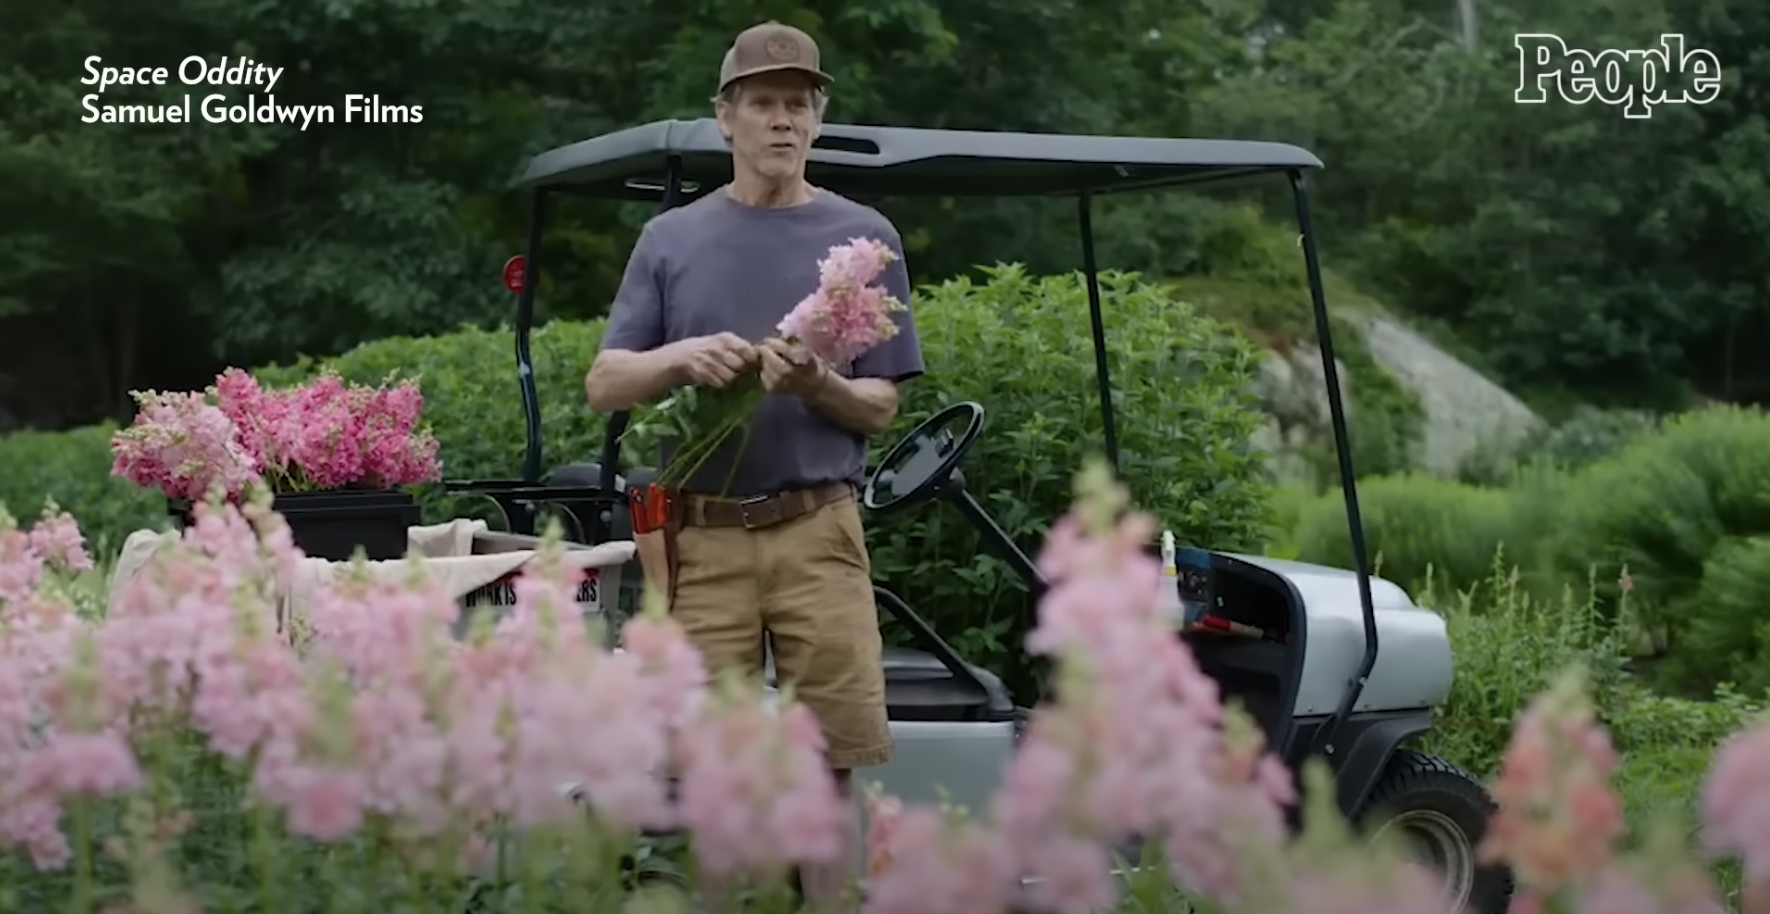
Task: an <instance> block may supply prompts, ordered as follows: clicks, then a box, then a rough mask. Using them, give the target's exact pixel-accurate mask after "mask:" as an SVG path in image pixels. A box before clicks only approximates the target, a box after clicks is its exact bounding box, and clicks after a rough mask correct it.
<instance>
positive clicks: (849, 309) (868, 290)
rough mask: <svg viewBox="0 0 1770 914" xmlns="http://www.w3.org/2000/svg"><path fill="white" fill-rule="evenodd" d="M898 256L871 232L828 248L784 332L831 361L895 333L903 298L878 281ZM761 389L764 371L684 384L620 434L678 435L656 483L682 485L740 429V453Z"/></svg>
mask: <svg viewBox="0 0 1770 914" xmlns="http://www.w3.org/2000/svg"><path fill="white" fill-rule="evenodd" d="M896 259H897V255H896V254H895V253H894V252H893V251H892V250H891V248H890V247H889V246H888V245H886V244H884V243H883V242H880V241H876V240H874V239H871V238H852V239H849V242H848V243H847V244H839V245H836V246H834V247H832V248H830V252H829V256H827V257H825V258H824V259H822V260H819V261H818V263H817V266H818V287H817V289H816V290H815V291H813V292H812V293H811V294H810V295H807V296H806V297H805V298H804V299H803V300H802V301H800V302H799V304H798V305H796V306H794V308H793V310H792V311H791V312H790V313H789V314H788V315H787V316H786V317H785V318H783V319H782V320H781V322H780V324H779V325H778V326H777V327H776V330H777V331H778V332H779V333H780V335H781V338H782V339H784V340H786V341H787V342H789V343H793V344H796V345H799V346H802V347H803V348H804V349H805V350H806V351H807V352H808V353H809V354H810V355H811V356H812V357H813V358H817V359H820V360H822V361H823V362H825V363H826V364H830V365H841V364H846V363H848V362H851V361H853V360H854V359H856V358H858V357H859V356H860V355H862V354H863V353H865V352H867V351H868V350H870V349H872V348H873V347H874V346H877V345H879V344H880V343H882V342H884V341H885V340H888V339H890V338H892V337H893V336H896V335H897V322H896V320H895V319H894V318H893V317H892V313H893V312H895V311H902V310H904V308H905V305H904V303H903V302H900V301H898V300H897V299H896V298H895V297H894V296H892V295H891V293H890V292H888V291H886V290H885V288H884V287H883V286H878V285H874V283H875V282H877V281H878V278H879V274H880V273H881V272H883V271H884V269H885V267H886V266H887V265H888V264H890V263H891V262H892V261H893V260H896ZM763 394H764V391H763V389H762V378H761V374H760V373H759V372H755V373H751V374H747V375H745V376H744V377H742V378H739V379H738V380H737V381H735V382H733V383H732V384H730V385H728V386H726V387H723V388H699V387H685V388H681V389H679V390H677V391H676V392H675V393H673V394H672V395H671V396H670V397H668V398H666V399H664V400H663V401H661V402H659V403H657V404H655V405H653V406H651V407H650V408H648V409H646V410H645V411H643V412H642V413H641V414H640V415H638V416H636V417H635V418H634V420H633V422H632V423H631V424H630V425H629V426H628V428H627V432H626V434H625V435H623V438H622V440H623V441H624V442H630V443H635V444H637V445H638V446H641V447H650V446H654V445H656V444H657V443H658V442H660V441H663V440H674V441H676V442H677V449H676V453H675V454H674V455H673V456H672V457H671V459H670V460H669V462H668V463H667V464H666V465H665V466H663V467H661V468H659V471H658V476H657V481H656V483H655V484H654V487H656V488H666V487H669V486H672V485H681V484H682V483H684V482H686V481H688V480H690V479H692V478H694V475H695V473H697V472H698V471H699V470H700V469H701V467H703V466H705V465H706V463H707V461H708V460H709V459H710V458H711V457H712V456H713V455H714V454H715V453H717V452H718V450H719V448H720V446H721V445H723V444H724V443H725V441H726V439H728V438H730V437H731V436H732V434H733V433H735V432H737V431H739V430H740V429H742V430H743V432H744V438H743V439H741V441H740V444H739V446H738V456H741V455H742V453H743V450H744V448H745V447H747V446H748V444H749V427H748V422H749V419H750V417H751V416H752V415H754V414H755V412H756V408H757V407H758V406H759V405H760V404H761V402H762V397H763ZM733 466H734V468H735V466H736V460H735V458H734V460H733ZM728 484H729V481H728Z"/></svg>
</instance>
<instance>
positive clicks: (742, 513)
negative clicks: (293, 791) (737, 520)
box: [738, 495, 774, 530]
mask: <svg viewBox="0 0 1770 914" xmlns="http://www.w3.org/2000/svg"><path fill="white" fill-rule="evenodd" d="M773 498H774V496H773V495H749V496H745V497H744V498H740V499H738V516H739V517H741V518H743V521H744V529H745V530H755V529H758V526H759V525H758V524H756V523H754V522H753V521H752V519H751V517H750V508H751V506H753V505H761V504H767V503H768V502H769V501H770V500H772V499H773ZM760 526H766V525H760Z"/></svg>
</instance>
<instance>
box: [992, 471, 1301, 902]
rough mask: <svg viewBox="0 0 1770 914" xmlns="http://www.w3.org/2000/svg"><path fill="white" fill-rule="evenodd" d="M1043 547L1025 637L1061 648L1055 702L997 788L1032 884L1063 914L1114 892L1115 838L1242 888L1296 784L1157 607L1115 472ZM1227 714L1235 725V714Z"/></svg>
mask: <svg viewBox="0 0 1770 914" xmlns="http://www.w3.org/2000/svg"><path fill="white" fill-rule="evenodd" d="M1078 485H1079V488H1080V491H1081V493H1082V504H1081V505H1080V506H1079V508H1078V511H1077V513H1075V514H1072V515H1071V516H1069V517H1066V518H1064V519H1063V520H1061V521H1059V522H1058V524H1057V525H1056V526H1055V527H1054V528H1053V530H1052V534H1051V537H1050V539H1049V541H1048V542H1047V544H1046V548H1045V550H1044V551H1043V552H1042V553H1041V555H1040V557H1039V565H1040V569H1041V570H1042V571H1043V572H1044V574H1045V575H1046V577H1047V579H1048V580H1049V581H1050V582H1051V588H1050V590H1049V591H1048V592H1047V593H1046V595H1045V598H1044V600H1043V601H1042V602H1041V604H1040V608H1039V623H1038V626H1037V627H1036V628H1035V629H1034V630H1033V631H1032V632H1031V633H1030V634H1029V636H1028V639H1027V646H1028V649H1029V650H1030V651H1032V652H1034V653H1041V654H1046V655H1053V656H1056V657H1058V658H1059V660H1060V667H1059V672H1058V683H1057V698H1056V700H1055V701H1053V702H1051V703H1049V704H1047V705H1045V706H1044V707H1041V708H1039V709H1037V710H1036V711H1035V712H1034V716H1033V719H1032V721H1031V723H1030V725H1029V727H1028V729H1027V733H1026V737H1025V740H1024V742H1023V743H1022V745H1021V747H1020V749H1019V751H1018V752H1017V753H1016V754H1015V757H1014V759H1013V761H1012V762H1010V764H1009V769H1008V772H1007V778H1006V783H1005V784H1004V785H1003V790H1002V793H1001V794H1000V795H999V796H998V797H997V808H996V818H997V822H998V823H999V824H1000V827H1001V829H1002V834H1003V836H1004V838H1005V840H1006V841H1007V843H1008V845H1009V847H1010V848H1012V849H1013V851H1014V853H1015V855H1016V859H1017V861H1018V863H1019V865H1020V867H1021V868H1022V870H1023V871H1024V872H1026V873H1028V874H1029V875H1041V876H1042V875H1045V874H1049V875H1050V878H1045V879H1042V880H1041V881H1040V882H1038V883H1036V884H1035V885H1034V887H1033V888H1032V889H1031V890H1030V891H1031V893H1032V896H1033V900H1034V901H1035V902H1036V903H1037V905H1038V906H1039V907H1041V908H1044V909H1046V910H1052V911H1056V912H1058V914H1067V912H1071V911H1074V912H1080V911H1084V910H1093V909H1097V908H1098V906H1100V905H1103V904H1109V903H1111V902H1112V901H1113V900H1114V899H1115V897H1116V885H1115V882H1114V879H1113V877H1112V876H1111V874H1110V871H1109V863H1110V858H1109V857H1108V856H1107V850H1106V849H1107V848H1109V847H1114V846H1118V845H1121V844H1123V843H1124V842H1126V841H1128V840H1130V839H1132V838H1135V837H1139V836H1142V837H1147V838H1153V839H1159V840H1160V841H1161V842H1162V844H1163V846H1164V849H1165V850H1166V852H1167V854H1168V857H1169V861H1168V862H1169V864H1170V865H1171V866H1172V867H1173V869H1174V872H1175V873H1176V875H1177V876H1179V877H1180V879H1181V881H1182V882H1183V883H1185V884H1186V885H1188V886H1189V887H1190V888H1192V889H1194V890H1197V891H1200V892H1202V893H1204V894H1205V895H1207V896H1208V897H1211V898H1213V899H1217V900H1220V901H1232V900H1233V899H1234V898H1236V897H1237V896H1238V895H1239V894H1240V893H1241V891H1242V890H1243V888H1244V887H1245V883H1246V881H1247V880H1248V879H1250V878H1252V876H1251V874H1250V873H1248V872H1245V867H1243V866H1242V865H1241V861H1242V859H1243V857H1242V855H1240V854H1239V853H1238V851H1239V850H1240V849H1241V848H1243V847H1244V846H1248V845H1263V846H1267V847H1272V848H1277V847H1279V846H1281V845H1282V843H1283V841H1284V836H1285V828H1284V814H1283V807H1284V804H1285V803H1287V802H1289V801H1290V800H1291V799H1292V792H1293V791H1292V786H1291V784H1290V780H1289V778H1288V777H1287V776H1286V774H1285V772H1284V770H1283V768H1282V766H1280V765H1279V764H1278V762H1277V760H1276V759H1274V758H1273V757H1271V756H1270V755H1267V754H1266V753H1265V752H1264V750H1263V747H1262V744H1261V738H1260V736H1259V734H1258V733H1256V732H1255V731H1254V730H1253V729H1252V727H1251V726H1246V725H1243V724H1242V723H1240V722H1239V721H1226V720H1225V717H1224V714H1223V707H1222V704H1221V702H1220V700H1219V697H1218V693H1217V688H1216V684H1215V683H1214V682H1213V681H1212V680H1211V679H1209V678H1208V677H1206V676H1205V675H1204V674H1203V673H1202V672H1201V671H1200V670H1199V668H1198V666H1197V664H1196V663H1195V662H1194V661H1193V658H1192V655H1191V652H1190V651H1189V650H1188V648H1187V647H1186V645H1185V644H1183V643H1182V642H1181V641H1180V640H1179V639H1178V638H1177V637H1175V633H1174V631H1173V627H1172V624H1171V623H1170V622H1169V621H1167V619H1166V617H1165V616H1164V615H1163V614H1162V613H1161V611H1160V599H1159V596H1160V592H1159V590H1158V588H1159V586H1160V581H1161V576H1160V569H1159V566H1158V565H1157V563H1156V560H1155V559H1154V558H1153V557H1151V556H1149V555H1147V554H1146V553H1144V551H1143V549H1142V546H1143V544H1144V543H1147V542H1148V541H1149V540H1150V538H1151V536H1152V535H1153V533H1154V524H1153V521H1152V519H1150V518H1149V517H1147V516H1144V515H1139V514H1130V515H1127V516H1125V517H1123V518H1121V519H1118V520H1116V521H1115V518H1117V517H1118V516H1119V514H1120V513H1121V509H1122V508H1123V507H1124V506H1125V503H1126V499H1125V494H1124V492H1123V490H1122V489H1120V488H1119V487H1118V486H1117V485H1116V484H1114V483H1113V482H1112V481H1111V479H1110V476H1109V474H1108V473H1107V471H1106V470H1104V469H1103V468H1100V467H1096V468H1094V469H1093V470H1090V471H1088V472H1086V473H1085V474H1084V475H1083V478H1082V480H1081V481H1080V483H1079V484H1078ZM1226 725H1227V726H1226Z"/></svg>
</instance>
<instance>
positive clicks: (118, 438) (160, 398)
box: [111, 390, 259, 501]
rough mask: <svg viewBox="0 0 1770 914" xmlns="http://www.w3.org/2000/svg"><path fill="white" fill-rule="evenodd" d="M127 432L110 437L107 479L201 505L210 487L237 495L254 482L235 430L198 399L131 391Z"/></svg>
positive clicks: (254, 469) (254, 466) (254, 464)
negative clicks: (132, 411) (118, 479)
mask: <svg viewBox="0 0 1770 914" xmlns="http://www.w3.org/2000/svg"><path fill="white" fill-rule="evenodd" d="M131 396H133V397H134V398H135V402H136V403H137V404H138V405H139V407H140V408H139V410H138V411H137V412H136V414H135V421H134V423H133V424H132V425H130V427H128V428H126V429H123V430H121V431H118V432H117V433H116V434H115V435H112V436H111V453H112V454H113V455H114V456H115V461H114V462H113V464H112V466H111V473H112V475H115V476H121V477H123V478H124V479H127V480H129V481H130V482H133V483H135V484H136V485H139V486H142V487H145V488H152V489H159V490H161V491H163V492H165V493H166V495H167V497H169V498H182V499H188V500H191V501H201V500H202V499H204V498H205V497H207V496H208V493H209V490H210V488H211V487H216V486H218V487H220V489H221V490H222V491H223V492H227V493H230V494H232V493H238V492H240V491H241V490H243V489H244V488H245V487H246V486H247V485H248V484H249V483H251V482H253V481H255V480H257V479H258V478H259V476H258V471H259V463H258V461H257V460H256V459H254V457H253V455H252V454H251V453H250V452H249V451H247V450H246V449H245V448H244V447H243V446H242V445H241V444H240V440H239V428H238V426H236V425H235V424H234V421H233V420H232V419H230V418H228V416H227V414H226V413H224V412H223V411H222V410H220V409H219V408H217V407H215V406H214V405H212V404H210V403H209V401H208V398H207V397H206V396H205V395H204V394H202V393H161V392H158V391H151V390H150V391H136V392H133V393H132V394H131Z"/></svg>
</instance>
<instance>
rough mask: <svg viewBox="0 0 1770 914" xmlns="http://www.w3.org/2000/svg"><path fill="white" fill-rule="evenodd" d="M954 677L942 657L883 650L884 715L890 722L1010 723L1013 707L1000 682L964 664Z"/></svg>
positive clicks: (899, 650)
mask: <svg viewBox="0 0 1770 914" xmlns="http://www.w3.org/2000/svg"><path fill="white" fill-rule="evenodd" d="M965 666H966V669H967V672H969V673H970V674H971V675H970V676H968V677H961V676H957V675H954V673H953V671H952V670H951V669H948V668H947V665H946V664H944V663H942V662H941V661H940V658H939V657H936V656H934V655H933V654H931V653H929V652H927V651H919V650H916V649H914V648H907V647H887V648H885V709H886V711H887V716H888V717H890V718H891V719H892V720H923V721H977V720H1008V719H1012V717H1013V714H1014V703H1013V702H1012V701H1010V700H1009V699H1008V690H1007V688H1006V687H1005V686H1003V685H1002V680H1001V679H1000V678H999V677H997V676H996V675H995V674H994V673H991V672H989V671H988V670H983V669H979V668H977V667H975V666H971V665H970V664H966V665H965Z"/></svg>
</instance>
